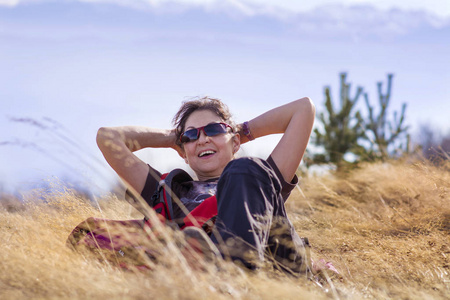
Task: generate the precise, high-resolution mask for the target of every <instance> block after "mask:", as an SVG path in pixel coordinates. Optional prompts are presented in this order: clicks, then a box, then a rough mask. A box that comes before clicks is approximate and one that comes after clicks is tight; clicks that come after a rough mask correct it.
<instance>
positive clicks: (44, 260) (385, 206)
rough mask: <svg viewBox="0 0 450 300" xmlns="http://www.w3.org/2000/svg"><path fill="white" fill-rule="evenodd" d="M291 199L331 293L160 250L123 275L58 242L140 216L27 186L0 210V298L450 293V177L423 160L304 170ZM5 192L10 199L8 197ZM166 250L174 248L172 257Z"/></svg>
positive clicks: (109, 199) (117, 204) (105, 200)
mask: <svg viewBox="0 0 450 300" xmlns="http://www.w3.org/2000/svg"><path fill="white" fill-rule="evenodd" d="M301 188H302V192H300V191H295V192H294V193H293V195H292V196H291V198H290V199H289V201H288V203H287V208H288V213H289V216H290V219H291V221H292V222H293V223H294V226H295V227H296V229H297V231H298V232H299V234H300V235H301V236H307V237H309V240H310V243H311V245H312V255H313V258H314V259H319V258H325V259H326V260H329V261H332V262H333V263H334V265H335V266H336V267H337V269H338V270H340V271H341V273H342V274H343V276H344V280H342V281H338V280H335V281H334V286H335V287H336V290H335V292H336V293H337V294H335V293H332V292H331V291H330V292H328V293H326V292H325V291H323V290H322V289H320V288H318V287H317V286H315V285H314V284H313V283H312V282H310V281H307V280H305V279H295V278H290V277H287V276H285V275H283V274H281V273H279V272H277V271H273V270H271V269H270V268H264V269H263V270H261V271H259V272H257V273H249V272H246V271H243V270H241V269H239V268H238V267H236V266H234V265H232V264H224V265H223V266H222V268H221V270H220V271H218V270H217V269H215V268H207V269H206V270H203V271H200V270H192V269H191V268H189V267H188V266H187V264H186V262H185V261H183V257H182V256H180V255H175V256H172V257H167V260H166V261H164V263H162V264H159V265H156V266H155V267H154V269H153V270H152V271H147V272H140V271H123V270H121V269H118V268H116V267H114V266H112V265H111V264H109V263H107V262H105V261H101V260H98V259H95V258H93V257H91V256H89V255H86V254H80V253H77V252H74V251H72V250H70V249H69V248H67V247H66V245H65V242H66V238H67V236H68V234H69V233H70V231H71V230H72V229H73V228H74V227H75V226H76V225H77V224H78V223H80V222H81V221H83V220H84V219H86V218H88V217H91V216H94V217H102V218H109V219H122V220H126V219H133V218H136V217H138V214H137V213H136V212H135V211H134V210H132V209H131V207H130V206H129V205H128V204H127V203H126V202H124V201H123V200H120V199H118V198H116V197H115V196H113V195H109V196H105V197H102V198H101V199H99V200H98V205H92V204H91V203H90V202H89V201H88V200H87V199H85V198H83V197H81V196H78V195H77V194H76V193H75V192H74V191H71V190H68V189H67V190H63V191H61V192H56V191H54V192H50V193H48V192H44V191H40V190H34V191H32V192H30V193H29V194H27V195H25V197H24V199H25V202H24V203H23V204H20V203H19V202H18V201H17V200H15V199H14V198H12V197H10V196H9V197H8V196H7V195H3V196H2V200H1V203H2V204H3V205H0V241H1V244H0V253H1V255H0V258H1V260H0V299H22V298H34V299H49V298H52V299H66V298H70V299H81V298H83V299H85V298H87V299H93V298H106V297H107V298H112V299H118V298H120V299H141V298H142V299H143V298H146V299H149V298H150V299H156V298H158V299H209V298H212V297H214V298H218V299H229V298H237V299H327V298H333V297H336V296H337V297H339V298H346V299H360V298H363V297H367V298H376V299H385V298H394V299H447V298H448V297H449V296H450V261H449V260H450V172H449V171H448V170H446V169H445V168H444V167H440V168H439V167H434V166H431V165H427V164H406V163H404V164H401V163H390V164H381V163H379V164H368V165H365V166H362V167H361V168H360V169H358V170H354V171H352V172H350V173H348V174H347V175H346V176H345V177H340V178H339V177H334V176H331V175H330V176H324V177H311V178H305V179H304V180H303V181H302V184H301ZM8 199H9V200H8ZM172 254H173V253H172Z"/></svg>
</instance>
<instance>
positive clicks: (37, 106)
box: [0, 0, 450, 192]
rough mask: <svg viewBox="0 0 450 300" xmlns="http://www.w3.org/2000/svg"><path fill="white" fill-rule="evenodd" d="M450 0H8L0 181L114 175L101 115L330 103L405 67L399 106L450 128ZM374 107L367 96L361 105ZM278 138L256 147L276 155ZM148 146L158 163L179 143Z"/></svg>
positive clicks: (4, 186)
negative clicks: (216, 101) (209, 99)
mask: <svg viewBox="0 0 450 300" xmlns="http://www.w3.org/2000/svg"><path fill="white" fill-rule="evenodd" d="M448 53H450V1H448V0H442V1H441V0H429V1H415V0H409V1H406V0H405V1H401V0H397V1H385V0H377V1H371V0H365V1H364V0H360V1H357V0H345V1H344V0H342V1H326V0H316V1H294V0H291V1H289V0H286V1H282V0H277V1H275V0H274V1H270V0H222V1H217V0H172V1H164V0H147V1H146V0H135V1H131V0H130V1H124V0H84V1H77V0H59V1H48V0H28V1H20V0H0V70H2V71H1V72H0V126H1V128H2V130H1V133H0V166H1V168H0V192H1V191H2V190H4V191H22V190H27V189H30V188H33V187H36V186H43V185H45V184H48V182H53V181H55V180H61V181H65V182H71V183H72V184H76V185H77V186H79V187H80V186H81V187H84V188H86V189H88V190H92V191H94V190H95V191H96V192H97V191H102V190H105V189H106V187H108V186H109V185H110V184H111V182H112V181H114V180H116V179H117V177H115V175H114V173H113V171H112V169H111V168H109V166H107V165H106V163H105V162H104V160H103V158H102V155H101V153H100V151H99V150H98V149H97V147H96V144H95V135H96V131H97V129H98V128H99V127H101V126H122V125H144V126H150V127H161V128H170V127H171V126H172V125H171V119H172V116H173V115H174V113H175V112H176V110H177V109H178V107H179V106H180V103H181V101H183V100H186V99H189V97H194V96H204V95H209V96H214V97H218V98H221V99H223V100H224V101H225V102H226V103H227V104H228V106H229V107H230V110H231V111H232V112H233V113H234V116H235V119H236V121H239V122H242V121H245V120H248V119H251V118H253V117H255V116H257V115H259V114H261V113H263V112H265V111H267V110H268V109H271V108H273V107H276V106H278V105H281V104H284V103H287V102H290V101H293V100H295V99H298V98H301V97H304V96H308V97H310V98H311V99H312V100H313V101H314V103H315V104H316V107H317V110H318V111H319V112H320V111H323V109H324V108H323V103H324V101H325V99H324V95H323V89H324V87H325V86H330V87H331V90H332V95H333V96H334V100H335V101H337V99H338V93H339V74H340V73H341V72H347V74H348V75H347V78H348V81H349V82H351V83H352V92H353V93H354V91H355V90H356V87H357V86H362V87H364V90H365V91H366V92H367V93H368V95H369V99H370V100H371V102H372V103H373V104H375V103H376V101H377V90H376V83H377V82H379V81H382V82H384V86H385V85H386V78H387V74H388V73H393V74H394V79H393V90H392V99H391V104H390V112H389V113H390V114H391V115H392V114H393V111H394V110H399V109H400V107H401V105H402V103H407V105H408V106H407V110H406V122H407V123H408V125H410V131H411V133H414V131H417V130H418V128H419V126H420V124H425V123H429V124H432V125H433V126H434V127H435V128H437V129H438V130H440V131H442V132H444V133H447V132H449V130H450V118H448V112H449V111H450V99H449V95H450V84H449V82H450V72H449V70H450V59H449V54H448ZM359 104H360V107H361V110H362V111H363V113H364V109H365V107H364V103H363V102H362V100H361V102H360V103H359ZM277 139H279V137H267V138H263V139H261V140H259V141H255V142H253V143H249V144H246V145H244V147H243V150H242V151H241V152H242V155H255V156H260V157H267V156H268V155H269V154H270V150H271V148H272V147H273V145H274V144H275V143H276V141H277ZM138 155H139V156H140V157H141V158H142V159H144V160H145V161H146V162H148V163H150V164H152V166H155V167H156V168H157V169H159V170H160V171H163V172H166V171H169V170H170V169H173V168H175V167H183V168H185V165H184V162H183V160H182V159H181V158H179V157H178V156H177V155H176V153H172V152H170V151H164V150H154V149H151V150H143V151H139V152H138Z"/></svg>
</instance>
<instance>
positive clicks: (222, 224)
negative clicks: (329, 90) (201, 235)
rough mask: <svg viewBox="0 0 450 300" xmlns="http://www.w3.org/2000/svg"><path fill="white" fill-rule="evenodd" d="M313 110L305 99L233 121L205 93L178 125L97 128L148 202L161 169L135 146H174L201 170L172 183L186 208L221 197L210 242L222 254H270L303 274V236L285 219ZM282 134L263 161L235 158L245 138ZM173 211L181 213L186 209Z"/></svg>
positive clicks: (246, 258)
mask: <svg viewBox="0 0 450 300" xmlns="http://www.w3.org/2000/svg"><path fill="white" fill-rule="evenodd" d="M314 116H315V108H314V105H313V103H312V102H311V100H310V99H309V98H302V99H299V100H296V101H293V102H291V103H288V104H285V105H282V106H279V107H277V108H274V109H272V110H270V111H268V112H266V113H263V114H262V115H260V116H258V117H256V118H254V119H251V120H250V121H248V122H244V123H243V124H239V125H235V124H234V123H233V121H232V120H231V115H230V113H229V111H228V108H227V107H226V105H225V104H223V103H222V102H221V101H220V100H218V99H213V98H207V97H205V98H200V99H197V100H192V101H188V102H185V103H183V104H182V106H181V108H180V110H179V111H178V112H177V114H176V115H175V118H174V124H175V127H176V128H175V129H155V128H147V127H134V126H133V127H132V126H126V127H113V128H100V129H99V131H98V134H97V144H98V146H99V148H100V150H101V151H102V153H103V155H104V157H105V159H106V160H107V162H108V163H109V164H110V165H111V167H112V168H113V169H114V170H115V171H116V172H117V174H118V175H119V176H120V177H121V178H122V179H123V180H124V181H125V182H126V184H127V185H128V186H129V187H130V188H131V189H133V190H134V191H135V192H137V193H138V194H140V195H141V196H142V197H143V198H144V199H145V200H146V201H147V202H149V201H150V198H151V196H152V194H153V193H154V191H155V190H156V189H157V187H158V182H159V179H160V176H161V174H160V173H159V172H158V171H156V170H155V169H153V168H152V167H151V166H149V165H147V164H146V163H145V162H143V161H142V160H140V159H139V158H138V157H137V156H136V155H134V154H133V152H134V151H137V150H139V149H143V148H172V149H174V150H175V151H177V152H178V153H179V155H180V156H181V157H182V158H183V159H184V160H185V162H186V163H187V164H188V165H189V166H190V168H191V169H192V170H193V171H194V173H195V174H196V176H197V180H194V181H192V182H189V183H183V184H182V185H179V186H178V187H177V186H174V192H175V194H177V196H178V197H179V198H180V200H181V201H182V203H183V204H184V206H185V207H186V208H187V209H188V210H189V211H191V210H192V209H194V208H195V207H196V206H197V205H199V204H200V203H201V202H202V200H204V199H205V198H207V197H209V196H211V194H215V195H216V198H217V209H218V215H217V219H216V223H215V226H214V231H213V232H214V234H212V235H211V240H212V242H213V243H214V244H215V245H216V246H217V247H218V249H219V250H220V252H221V254H222V255H223V256H225V257H231V258H232V259H233V260H235V261H239V262H241V263H242V264H244V265H245V266H246V267H248V268H251V269H253V268H256V267H258V266H259V265H260V264H261V263H262V262H263V261H264V260H265V257H267V254H268V253H270V255H269V257H271V258H273V259H274V261H275V262H276V263H277V265H278V266H279V267H280V268H282V269H283V270H286V271H289V272H294V273H300V272H303V271H304V270H305V264H306V263H307V262H306V261H305V259H304V257H305V253H304V251H305V247H304V242H303V240H302V239H300V238H299V237H298V235H297V234H296V233H295V230H294V228H293V226H292V224H291V223H290V221H289V220H288V218H287V215H286V211H285V207H284V202H285V201H286V199H287V197H288V196H289V194H290V192H291V191H292V189H293V188H294V186H295V185H296V184H297V182H298V178H297V176H296V175H295V172H296V170H297V168H298V166H299V164H300V161H301V159H302V157H303V154H304V152H305V149H306V146H307V144H308V140H309V137H310V134H311V130H312V127H313V123H314ZM277 133H281V134H283V136H282V137H281V139H280V141H279V142H278V144H277V145H276V146H275V148H274V149H273V150H272V152H271V154H270V156H269V157H268V158H267V159H266V160H263V159H259V158H239V159H235V154H236V152H237V151H238V150H239V148H240V145H241V144H243V143H246V142H249V141H251V140H253V139H256V138H259V137H263V136H266V135H270V134H277ZM174 215H175V216H174V218H182V217H183V216H184V214H183V212H182V211H178V212H175V211H174Z"/></svg>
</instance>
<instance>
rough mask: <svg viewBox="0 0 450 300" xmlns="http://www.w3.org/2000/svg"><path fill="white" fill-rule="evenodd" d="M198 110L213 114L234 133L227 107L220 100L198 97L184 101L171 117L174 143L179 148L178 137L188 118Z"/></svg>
mask: <svg viewBox="0 0 450 300" xmlns="http://www.w3.org/2000/svg"><path fill="white" fill-rule="evenodd" d="M198 110H209V111H211V112H213V113H215V114H216V115H217V116H218V117H219V118H221V119H222V120H223V122H225V123H227V124H228V125H230V126H231V127H232V128H233V132H236V124H235V123H234V122H233V120H232V119H231V113H230V111H229V109H228V106H227V105H226V104H225V103H223V102H222V101H221V100H220V99H217V98H211V97H201V98H200V97H198V98H194V99H191V100H188V101H184V102H183V103H182V104H181V107H180V109H179V110H178V112H177V113H176V114H175V116H174V117H173V121H172V122H173V124H174V126H175V134H176V143H177V145H179V146H181V142H180V136H181V134H183V132H184V129H185V126H186V120H187V119H188V118H189V116H190V115H191V114H192V113H193V112H194V111H198Z"/></svg>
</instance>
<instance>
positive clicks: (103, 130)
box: [96, 127, 114, 149]
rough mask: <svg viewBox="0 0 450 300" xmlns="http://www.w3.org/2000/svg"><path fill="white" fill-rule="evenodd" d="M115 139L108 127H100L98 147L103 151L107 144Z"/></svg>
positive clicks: (97, 138) (97, 139)
mask: <svg viewBox="0 0 450 300" xmlns="http://www.w3.org/2000/svg"><path fill="white" fill-rule="evenodd" d="M113 138H114V132H113V131H112V130H111V129H110V128H108V127H100V128H99V129H98V130H97V137H96V141H97V146H98V147H99V148H100V149H102V147H103V146H104V145H105V142H106V141H108V140H112V139H113Z"/></svg>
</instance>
